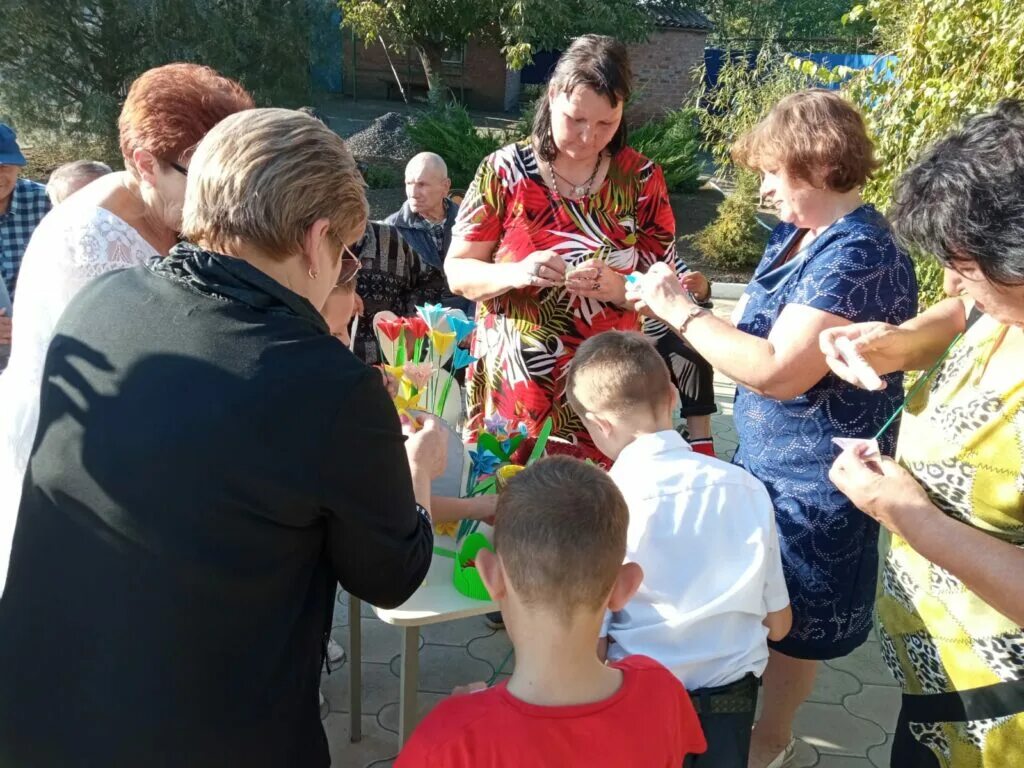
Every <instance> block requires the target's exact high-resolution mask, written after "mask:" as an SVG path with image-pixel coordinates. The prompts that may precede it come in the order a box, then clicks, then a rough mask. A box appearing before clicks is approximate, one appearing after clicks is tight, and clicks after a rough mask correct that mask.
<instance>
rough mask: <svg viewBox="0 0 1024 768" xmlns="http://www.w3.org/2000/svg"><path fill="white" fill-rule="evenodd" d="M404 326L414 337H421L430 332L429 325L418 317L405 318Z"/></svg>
mask: <svg viewBox="0 0 1024 768" xmlns="http://www.w3.org/2000/svg"><path fill="white" fill-rule="evenodd" d="M405 328H406V330H408V331H409V333H410V334H411V335H412V337H413V338H414V339H422V338H423V337H424V336H426V335H427V333H429V332H430V327H429V326H428V325H427V324H426V323H425V322H424V321H423V319H422V318H419V317H407V318H406V319H405Z"/></svg>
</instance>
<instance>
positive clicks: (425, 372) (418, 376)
mask: <svg viewBox="0 0 1024 768" xmlns="http://www.w3.org/2000/svg"><path fill="white" fill-rule="evenodd" d="M404 373H405V378H407V379H408V380H409V383H410V384H412V385H413V386H414V387H416V389H423V388H424V387H425V386H427V382H429V381H430V377H431V376H433V375H434V366H433V365H431V364H430V363H406V364H405V366H404Z"/></svg>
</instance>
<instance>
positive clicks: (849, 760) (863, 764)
mask: <svg viewBox="0 0 1024 768" xmlns="http://www.w3.org/2000/svg"><path fill="white" fill-rule="evenodd" d="M814 768H874V766H872V765H871V761H870V760H868V759H867V758H866V757H845V756H843V755H822V756H821V759H819V760H818V763H817V764H816V765H815V766H814Z"/></svg>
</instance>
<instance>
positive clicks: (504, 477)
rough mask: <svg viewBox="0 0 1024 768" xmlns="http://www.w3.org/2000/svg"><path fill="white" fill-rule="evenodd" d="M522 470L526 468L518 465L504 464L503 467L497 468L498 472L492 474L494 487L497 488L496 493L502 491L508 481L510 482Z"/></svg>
mask: <svg viewBox="0 0 1024 768" xmlns="http://www.w3.org/2000/svg"><path fill="white" fill-rule="evenodd" d="M524 469H526V467H524V466H522V465H520V464H506V465H505V466H503V467H498V471H497V472H495V473H494V474H495V478H496V485H497V486H498V491H499V492H500V491H502V490H503V489H504V488H505V486H506V485H508V481H509V480H511V479H512V478H513V477H515V476H516V475H518V474H519V473H520V472H522V471H523V470H524Z"/></svg>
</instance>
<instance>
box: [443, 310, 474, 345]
mask: <svg viewBox="0 0 1024 768" xmlns="http://www.w3.org/2000/svg"><path fill="white" fill-rule="evenodd" d="M460 314H461V313H460ZM448 327H449V328H451V329H452V331H453V332H454V333H455V341H456V343H458V342H461V341H462V340H463V339H464V338H466V337H467V336H469V334H471V333H472V332H473V330H474V329H475V328H476V323H474V322H473V321H472V320H466V319H465V318H464V317H459V316H458V315H455V314H451V315H448Z"/></svg>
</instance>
